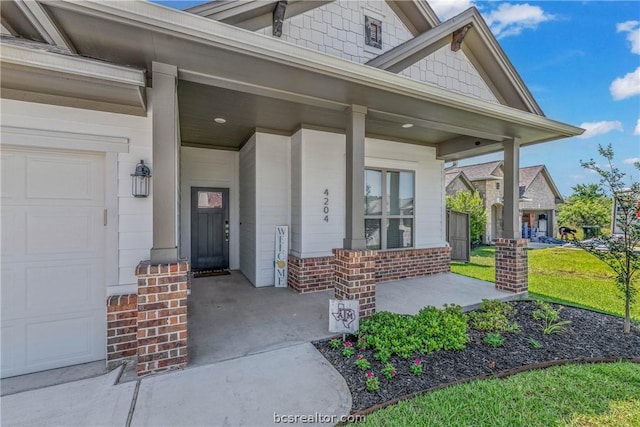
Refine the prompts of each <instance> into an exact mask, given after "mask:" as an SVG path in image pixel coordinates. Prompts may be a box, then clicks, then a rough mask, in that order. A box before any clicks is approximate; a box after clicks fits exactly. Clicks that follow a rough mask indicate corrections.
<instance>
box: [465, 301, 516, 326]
mask: <svg viewBox="0 0 640 427" xmlns="http://www.w3.org/2000/svg"><path fill="white" fill-rule="evenodd" d="M515 314H516V309H515V308H514V307H513V305H512V304H510V303H508V302H506V301H499V300H488V299H483V300H482V306H480V308H479V309H478V310H475V311H472V312H470V313H469V319H470V320H471V327H472V328H474V329H477V330H479V331H486V332H519V331H520V326H519V325H518V324H517V323H516V322H511V320H510V318H512V317H513V316H515Z"/></svg>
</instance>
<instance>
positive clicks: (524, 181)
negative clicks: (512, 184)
mask: <svg viewBox="0 0 640 427" xmlns="http://www.w3.org/2000/svg"><path fill="white" fill-rule="evenodd" d="M540 174H542V176H543V177H544V179H546V180H547V184H548V185H549V188H551V191H552V192H553V195H554V196H555V198H556V203H563V202H564V199H563V198H562V195H561V194H560V190H558V187H557V186H556V184H555V182H553V179H552V178H551V174H550V173H549V170H548V169H547V167H546V166H545V165H537V166H529V167H526V168H520V198H522V197H523V196H524V194H525V193H526V192H527V190H528V189H529V187H530V186H531V184H533V181H535V179H536V177H537V176H538V175H540Z"/></svg>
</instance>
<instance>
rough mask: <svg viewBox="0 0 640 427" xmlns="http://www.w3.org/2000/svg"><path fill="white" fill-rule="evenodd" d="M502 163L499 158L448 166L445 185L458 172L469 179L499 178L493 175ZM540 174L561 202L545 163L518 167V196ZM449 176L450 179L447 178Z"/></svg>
mask: <svg viewBox="0 0 640 427" xmlns="http://www.w3.org/2000/svg"><path fill="white" fill-rule="evenodd" d="M502 164H503V162H502V161H501V160H497V161H493V162H486V163H479V164H477V165H469V166H456V167H451V168H448V169H446V170H445V187H446V186H448V185H449V184H450V183H451V182H452V181H453V180H454V179H455V176H457V175H456V174H459V173H463V174H465V175H466V177H468V178H469V181H486V180H496V179H501V178H502V177H500V176H498V175H495V172H496V171H497V170H498V169H500V168H502ZM540 174H542V176H543V177H544V179H545V180H546V181H547V184H548V185H549V188H551V191H552V192H553V195H554V196H555V198H556V203H563V199H562V195H561V194H560V190H558V187H557V186H556V184H555V182H553V179H552V178H551V174H550V173H549V170H548V169H547V167H546V166H545V165H536V166H527V167H524V168H520V173H519V182H518V185H519V187H520V198H521V199H522V198H523V197H524V194H525V193H526V192H527V190H528V189H529V187H530V186H531V184H532V183H533V182H534V181H535V179H536V178H537V177H538V175H540ZM450 176H451V179H450V180H449V177H450Z"/></svg>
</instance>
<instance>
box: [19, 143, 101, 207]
mask: <svg viewBox="0 0 640 427" xmlns="http://www.w3.org/2000/svg"><path fill="white" fill-rule="evenodd" d="M96 169H100V168H99V167H98V162H96V159H91V158H82V157H69V156H63V155H60V156H55V155H53V156H52V155H49V156H40V155H37V154H36V155H30V156H29V157H28V158H27V164H26V171H27V175H26V177H27V180H26V182H27V184H26V198H27V199H31V200H33V199H67V200H85V201H91V200H95V201H98V202H99V203H100V204H102V200H104V195H103V188H100V187H98V186H97V185H96V182H95V181H96V180H95V179H94V177H95V176H96V175H97V174H102V173H103V172H102V171H101V170H96ZM53 176H54V177H56V179H55V180H52V179H51V177H53Z"/></svg>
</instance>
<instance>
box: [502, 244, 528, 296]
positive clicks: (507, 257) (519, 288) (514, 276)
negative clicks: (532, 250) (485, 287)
mask: <svg viewBox="0 0 640 427" xmlns="http://www.w3.org/2000/svg"><path fill="white" fill-rule="evenodd" d="M494 242H495V245H496V288H498V289H502V290H505V291H511V292H525V291H527V290H528V289H529V262H528V259H527V241H526V240H525V239H495V240H494Z"/></svg>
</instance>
